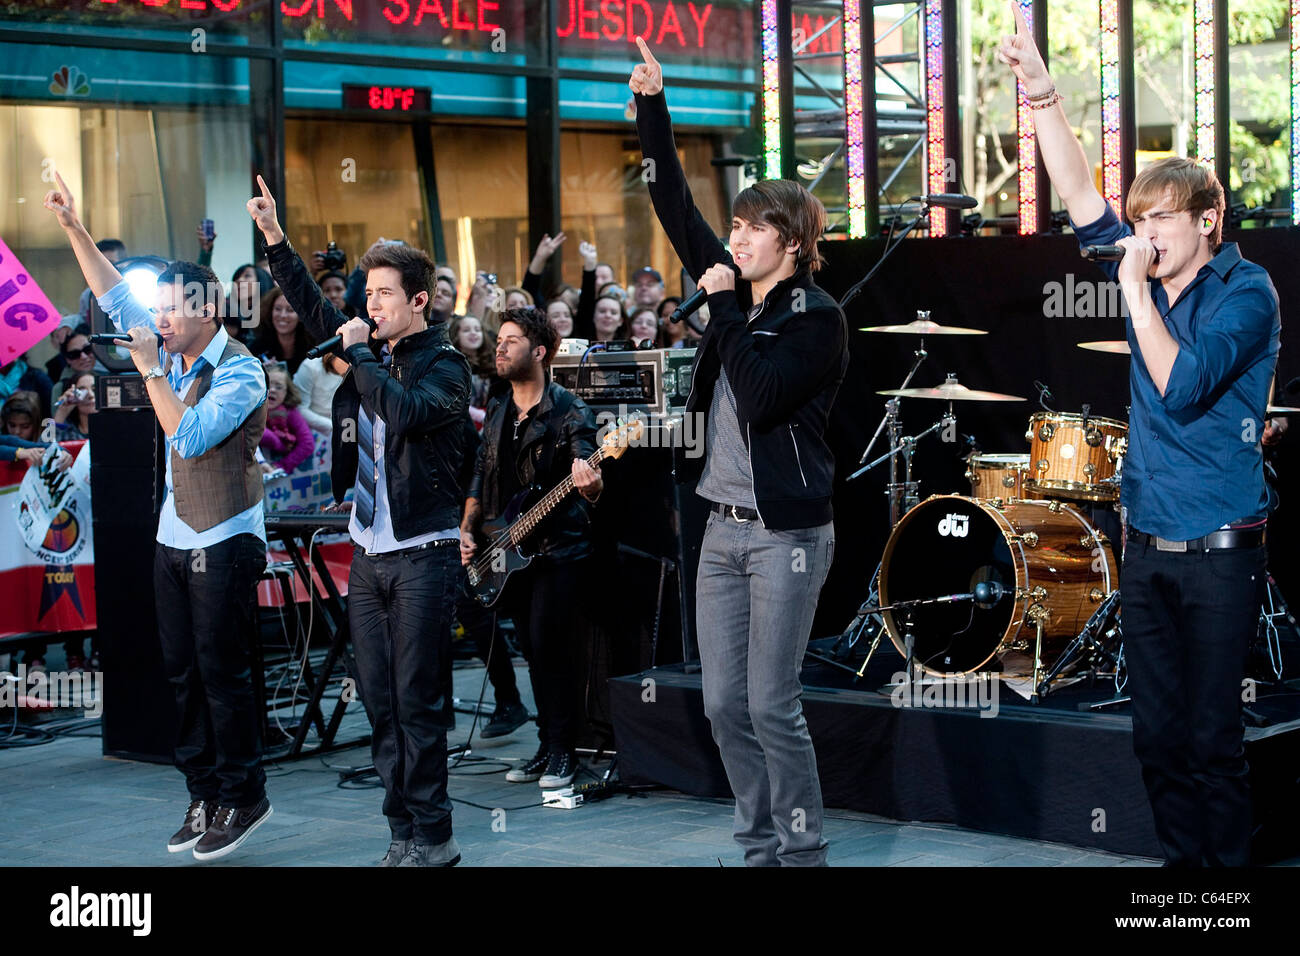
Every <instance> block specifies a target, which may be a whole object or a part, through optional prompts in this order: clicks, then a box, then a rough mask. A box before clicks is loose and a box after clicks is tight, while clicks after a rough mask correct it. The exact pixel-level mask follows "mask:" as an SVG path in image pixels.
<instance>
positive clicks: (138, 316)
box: [45, 177, 271, 860]
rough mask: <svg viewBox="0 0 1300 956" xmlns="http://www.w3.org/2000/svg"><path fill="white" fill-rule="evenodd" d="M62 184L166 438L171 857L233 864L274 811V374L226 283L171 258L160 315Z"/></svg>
mask: <svg viewBox="0 0 1300 956" xmlns="http://www.w3.org/2000/svg"><path fill="white" fill-rule="evenodd" d="M57 178H58V187H59V188H58V189H56V190H51V191H50V192H49V193H47V194H46V197H45V207H46V208H47V209H49V210H51V211H52V212H53V213H54V214H55V216H56V217H57V218H58V220H59V224H60V225H61V226H62V227H63V229H64V232H66V233H67V235H68V240H69V242H70V243H71V244H72V250H73V252H74V253H76V256H77V262H78V264H79V265H80V266H81V271H82V272H83V273H84V275H85V277H86V282H87V284H88V285H89V286H90V288H91V291H92V292H94V294H95V295H96V296H97V297H98V298H99V304H100V306H101V307H102V308H103V309H104V311H105V312H106V313H107V314H108V315H109V316H111V317H112V319H113V322H114V323H115V324H116V325H117V327H118V328H119V329H122V330H123V331H128V332H129V333H130V335H131V341H130V342H129V343H127V344H126V347H127V348H128V349H129V350H130V352H131V358H132V360H133V361H134V363H135V366H136V368H137V369H139V370H140V372H141V374H142V375H143V376H144V381H145V387H146V389H147V391H148V395H149V401H150V402H151V403H152V404H153V408H154V413H155V414H156V415H157V416H158V422H159V424H160V425H161V426H162V430H163V434H164V435H165V436H166V440H167V466H166V477H167V493H166V497H165V498H164V499H163V504H162V511H161V514H160V516H159V519H158V536H157V541H158V547H157V550H156V552H155V560H154V581H153V583H154V600H155V603H156V607H157V612H158V636H159V641H160V643H161V645H162V653H163V664H164V667H165V669H166V672H167V678H168V680H169V681H170V683H171V684H172V687H173V688H174V689H175V691H176V709H177V716H178V722H179V725H180V726H179V735H178V739H177V744H176V766H177V767H178V768H179V769H180V771H181V772H182V773H183V774H184V775H185V781H186V784H187V786H188V788H189V792H190V804H189V807H188V808H187V809H186V811H185V818H184V822H183V823H182V825H181V827H180V829H179V830H177V831H176V833H175V834H174V835H173V836H172V837H171V839H170V840H169V842H168V844H167V850H168V852H171V853H179V852H183V851H185V850H189V849H191V848H192V849H193V855H194V857H195V859H199V860H209V859H217V858H219V857H223V856H226V855H227V854H229V853H231V852H233V851H234V850H235V849H236V848H238V847H239V846H240V845H241V844H242V843H243V842H244V840H246V839H247V838H248V836H249V835H250V834H251V833H252V832H253V830H255V829H256V828H257V827H258V826H260V825H261V824H262V823H263V822H264V821H265V820H266V819H267V817H269V816H270V815H271V803H270V801H269V800H268V799H267V797H266V776H265V774H264V773H263V772H262V768H261V739H260V736H259V720H258V713H257V707H256V698H255V696H254V693H253V684H252V668H251V661H252V657H251V654H250V648H251V643H252V641H253V640H256V635H255V630H254V629H255V626H256V620H257V617H256V614H257V594H256V588H257V581H258V578H259V577H261V574H262V571H263V570H264V569H265V567H266V530H265V527H264V524H263V519H262V475H261V469H260V468H259V467H258V464H257V462H256V460H255V458H254V453H255V451H256V449H257V443H258V441H259V440H260V439H261V437H262V431H263V428H264V426H265V424H266V405H265V400H266V378H265V376H264V375H263V372H262V367H261V364H260V363H259V362H258V361H257V360H256V359H255V358H254V357H253V356H252V355H250V354H249V352H248V349H246V348H244V346H243V345H241V344H240V343H238V342H236V341H234V340H232V339H230V338H229V337H228V336H227V335H226V331H225V329H224V328H223V327H222V324H221V320H220V319H219V318H218V307H219V303H220V302H221V297H222V289H221V283H220V282H219V281H218V280H217V277H216V276H215V275H214V274H213V273H212V270H210V269H208V268H207V267H206V266H199V265H196V264H194V263H192V262H173V263H171V264H170V265H169V266H168V267H167V268H166V269H165V270H164V271H163V273H162V274H161V275H160V276H159V277H158V297H157V304H156V306H155V307H154V309H153V315H150V313H149V310H148V309H146V308H145V307H144V306H142V305H140V304H139V303H138V302H136V301H135V299H134V298H133V297H132V294H131V291H130V289H129V288H128V286H127V284H126V282H125V281H123V279H122V276H121V275H120V274H119V273H118V271H117V269H116V268H115V267H114V266H113V263H112V262H110V261H109V260H108V259H107V258H106V257H105V256H104V254H103V252H102V251H100V250H99V249H98V248H96V246H95V244H94V242H93V241H92V240H91V238H90V234H89V233H88V232H87V231H86V228H85V226H83V225H82V223H81V221H80V219H79V218H78V217H77V212H76V207H75V204H74V202H73V198H72V195H71V194H70V193H69V191H68V188H67V186H65V185H64V183H63V179H62V177H57Z"/></svg>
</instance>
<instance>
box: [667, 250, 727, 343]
mask: <svg viewBox="0 0 1300 956" xmlns="http://www.w3.org/2000/svg"><path fill="white" fill-rule="evenodd" d="M726 265H729V266H731V269H732V271H734V272H735V273H736V277H737V278H740V267H739V266H737V265H736V264H735V263H732V262H728V263H726ZM708 300H709V294H708V293H707V292H706V291H704V289H703V288H699V289H696V290H695V291H694V292H692V293H691V294H690V295H688V296H687V297H686V298H685V299H684V300H683V301H682V304H681V305H679V306H678V307H677V308H675V309H673V314H672V315H670V316H668V321H669V322H672V323H673V324H674V325H676V324H677V323H679V322H685V323H686V324H687V325H689V326H690V327H691V329H692V330H694V332H695V333H696V334H697V335H703V334H704V326H702V325H700V323H699V320H698V319H695V318H694V316H695V313H696V312H698V311H699V310H700V306H702V305H704V303H705V302H707V301H708Z"/></svg>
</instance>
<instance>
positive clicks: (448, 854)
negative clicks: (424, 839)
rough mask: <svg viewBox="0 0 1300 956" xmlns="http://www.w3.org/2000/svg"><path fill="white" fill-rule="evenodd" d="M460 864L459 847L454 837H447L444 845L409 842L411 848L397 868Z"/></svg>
mask: <svg viewBox="0 0 1300 956" xmlns="http://www.w3.org/2000/svg"><path fill="white" fill-rule="evenodd" d="M459 862H460V847H459V846H457V845H456V838H455V837H448V838H447V842H446V843H439V844H438V845H437V846H431V845H429V844H428V843H416V842H414V841H412V842H411V848H410V849H409V850H407V851H406V856H404V857H402V862H401V863H399V864H397V865H398V866H455V865H456V864H457V863H459Z"/></svg>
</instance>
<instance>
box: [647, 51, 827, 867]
mask: <svg viewBox="0 0 1300 956" xmlns="http://www.w3.org/2000/svg"><path fill="white" fill-rule="evenodd" d="M637 45H638V46H640V48H641V55H642V57H643V58H644V60H645V62H644V63H642V64H638V65H637V66H636V67H635V69H634V70H633V72H632V78H631V81H630V83H629V85H630V86H631V87H632V91H633V93H635V94H636V119H637V133H638V135H639V136H640V139H641V151H642V153H643V154H644V156H645V158H646V160H648V161H649V162H648V164H646V172H647V176H646V179H647V181H648V183H649V186H650V198H651V199H652V200H653V202H654V207H655V212H656V213H657V214H658V216H659V221H660V223H661V224H662V225H663V228H664V231H665V232H666V233H667V234H668V238H669V240H670V241H671V242H672V244H673V248H674V249H675V250H676V252H677V255H678V258H680V259H681V261H682V265H683V266H685V268H686V270H687V272H689V273H690V274H691V277H692V278H693V279H695V281H696V283H697V284H698V285H699V286H700V288H703V289H705V290H706V291H707V292H708V294H709V300H708V301H709V316H710V319H709V324H708V326H707V328H706V330H705V334H704V338H703V340H702V341H701V343H700V346H699V350H698V352H697V353H696V356H695V368H694V376H693V381H692V386H691V394H690V397H689V398H688V399H687V404H686V414H688V415H698V416H702V417H703V421H704V424H705V430H704V434H705V449H704V456H703V458H696V459H694V460H688V461H687V462H686V463H685V466H684V468H683V469H679V471H678V474H679V476H682V477H686V478H691V477H698V478H699V484H698V486H697V492H698V493H699V494H700V495H701V496H703V497H704V498H706V499H708V500H709V501H711V502H712V505H713V506H712V512H713V513H712V514H710V515H709V520H708V524H707V526H706V528H705V532H704V542H703V544H702V546H701V550H700V567H699V574H698V577H697V579H696V633H697V637H698V640H699V645H700V663H701V673H702V679H703V683H704V709H705V713H706V714H707V715H708V717H709V721H710V723H711V724H712V727H713V738H714V740H715V741H717V744H718V750H719V751H720V752H721V754H722V762H723V764H724V766H725V767H726V769H727V779H728V780H729V781H730V782H731V789H732V791H733V792H734V793H735V795H736V820H735V837H736V842H737V843H739V844H740V845H741V846H742V847H743V848H744V851H745V862H746V863H747V864H749V865H751V866H773V865H781V866H816V865H822V864H824V863H825V862H826V842H825V841H824V840H823V839H822V797H821V787H820V784H819V782H818V779H817V758H816V755H815V754H814V752H813V746H812V740H811V739H810V738H809V736H808V727H807V724H806V723H805V721H804V716H803V708H802V706H801V705H800V701H799V698H800V695H801V694H802V692H803V688H802V686H801V685H800V683H799V669H800V665H801V663H802V661H803V656H804V650H805V648H806V647H807V644H808V632H809V630H810V628H811V627H812V619H813V613H814V611H815V610H816V608H817V598H818V595H819V594H820V592H821V586H822V583H823V582H824V581H825V580H826V573H827V571H828V570H829V567H830V563H831V557H832V552H833V549H834V544H835V536H834V527H833V525H832V522H831V479H832V478H833V476H834V472H835V462H834V459H833V458H832V456H831V452H830V448H829V447H827V445H826V442H825V440H824V439H823V435H824V433H825V430H826V420H827V416H828V415H829V413H830V407H831V403H832V402H833V401H834V399H835V393H836V391H837V390H838V389H839V385H840V382H841V381H842V380H843V378H844V373H845V370H846V368H847V367H848V329H847V326H846V324H845V321H844V314H843V312H841V311H840V308H839V306H838V305H837V304H836V302H835V300H834V299H833V298H831V297H830V296H829V295H828V294H827V293H826V292H824V291H823V290H822V289H820V288H818V286H817V285H816V284H815V283H814V282H813V280H812V276H811V273H812V272H813V271H814V270H816V269H817V268H818V267H819V266H820V263H821V260H820V256H819V255H818V253H817V240H818V238H819V237H820V236H821V233H822V230H823V228H824V225H825V216H826V211H825V209H823V208H822V205H821V203H820V202H818V201H817V200H816V199H815V198H814V197H813V196H812V195H811V194H810V193H809V192H808V191H807V190H806V189H804V188H803V187H802V186H799V185H797V184H796V183H792V182H789V181H787V180H767V181H764V182H760V183H757V184H755V185H754V186H753V187H751V188H749V189H746V190H744V191H743V192H741V193H740V194H739V195H738V196H737V197H736V200H735V202H734V203H733V204H732V220H731V237H730V246H731V251H730V253H728V251H727V249H726V248H724V247H723V245H722V243H721V242H720V241H719V240H718V238H717V236H716V235H715V234H714V232H713V230H712V229H711V228H710V227H709V225H708V223H707V222H705V220H704V217H703V216H702V215H701V214H700V211H699V210H698V209H697V208H696V207H695V202H694V200H693V199H692V198H691V193H690V189H689V188H688V187H687V185H686V177H685V174H684V173H683V171H682V168H681V165H680V163H679V162H678V160H677V147H676V144H675V143H674V141H673V132H672V123H671V120H670V118H669V116H668V108H667V106H666V104H665V102H664V97H663V72H662V70H660V68H659V63H658V61H656V60H655V58H654V56H653V55H652V54H651V53H650V50H649V48H648V47H647V46H646V43H645V41H644V40H643V39H640V38H638V39H637ZM737 273H739V276H740V280H741V281H739V282H737V281H736V276H737ZM697 421H698V419H697Z"/></svg>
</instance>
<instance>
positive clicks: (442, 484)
mask: <svg viewBox="0 0 1300 956" xmlns="http://www.w3.org/2000/svg"><path fill="white" fill-rule="evenodd" d="M266 253H267V259H268V260H269V261H270V264H271V275H272V276H274V277H275V281H276V284H278V285H279V286H280V288H281V289H282V290H284V297H285V298H286V299H288V300H289V304H290V305H291V306H293V308H294V310H295V311H296V312H297V313H298V318H299V319H301V320H302V322H303V324H304V325H305V326H306V327H307V331H308V333H309V334H310V335H311V336H312V338H313V340H315V341H317V342H319V341H321V340H323V339H326V338H329V337H330V336H333V335H335V334H337V332H338V329H339V326H341V325H343V324H344V323H345V322H347V321H348V317H347V316H346V315H344V314H343V313H342V312H340V311H339V310H338V309H336V308H335V307H334V305H333V304H332V303H331V302H330V301H329V300H328V299H326V298H325V296H324V295H322V294H321V291H320V287H319V286H318V285H317V284H316V282H315V280H313V279H312V277H311V274H310V273H309V272H308V271H307V267H306V266H305V265H304V264H303V261H302V259H301V258H299V256H298V254H297V253H296V252H294V250H293V247H292V246H291V245H289V240H287V239H286V240H285V241H284V242H281V243H279V244H277V245H274V246H268V247H267V250H266ZM376 352H377V349H376V348H372V347H371V346H367V345H354V346H352V347H351V348H350V349H348V350H347V352H346V353H345V357H346V358H347V360H348V363H349V365H350V366H351V367H350V368H349V370H348V373H347V375H345V376H344V378H343V383H342V384H341V385H340V386H339V388H338V391H336V392H335V393H334V403H333V406H332V418H333V420H334V429H333V433H332V436H331V443H332V450H333V453H334V463H333V466H332V467H331V469H330V477H331V480H332V482H333V486H334V500H335V501H342V500H343V495H344V493H345V492H346V491H347V489H348V488H350V487H352V485H353V483H354V482H355V480H356V474H357V432H358V428H359V425H358V422H359V418H358V415H359V411H360V409H361V407H362V406H364V407H365V408H366V410H367V411H368V412H369V413H370V415H371V416H372V418H373V417H375V416H378V417H379V418H382V419H383V421H384V428H385V433H384V476H385V479H386V481H385V484H386V491H387V493H388V506H389V511H390V513H391V516H392V521H393V534H394V536H395V537H396V538H397V539H398V540H399V541H403V540H405V539H407V538H414V537H417V536H419V535H422V534H428V533H430V532H432V531H441V530H444V529H446V528H454V527H457V526H458V525H459V524H460V509H461V499H462V489H461V487H460V483H461V478H460V472H461V464H462V461H463V459H464V454H465V433H464V430H463V424H464V419H465V417H466V414H467V412H466V410H467V409H468V407H469V395H470V372H469V362H468V361H467V360H466V358H465V356H463V355H462V354H461V353H460V352H459V351H458V350H457V349H456V348H454V347H453V346H452V345H451V343H450V342H449V341H448V340H447V328H446V325H445V324H444V323H439V324H438V325H435V326H433V327H432V328H428V329H425V330H424V331H423V332H416V333H415V334H413V335H408V336H406V337H405V338H403V339H400V340H399V341H398V342H397V344H396V346H394V347H393V361H392V364H391V366H389V367H388V368H385V367H383V365H381V363H380V361H379V356H378V355H377V354H376Z"/></svg>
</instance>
